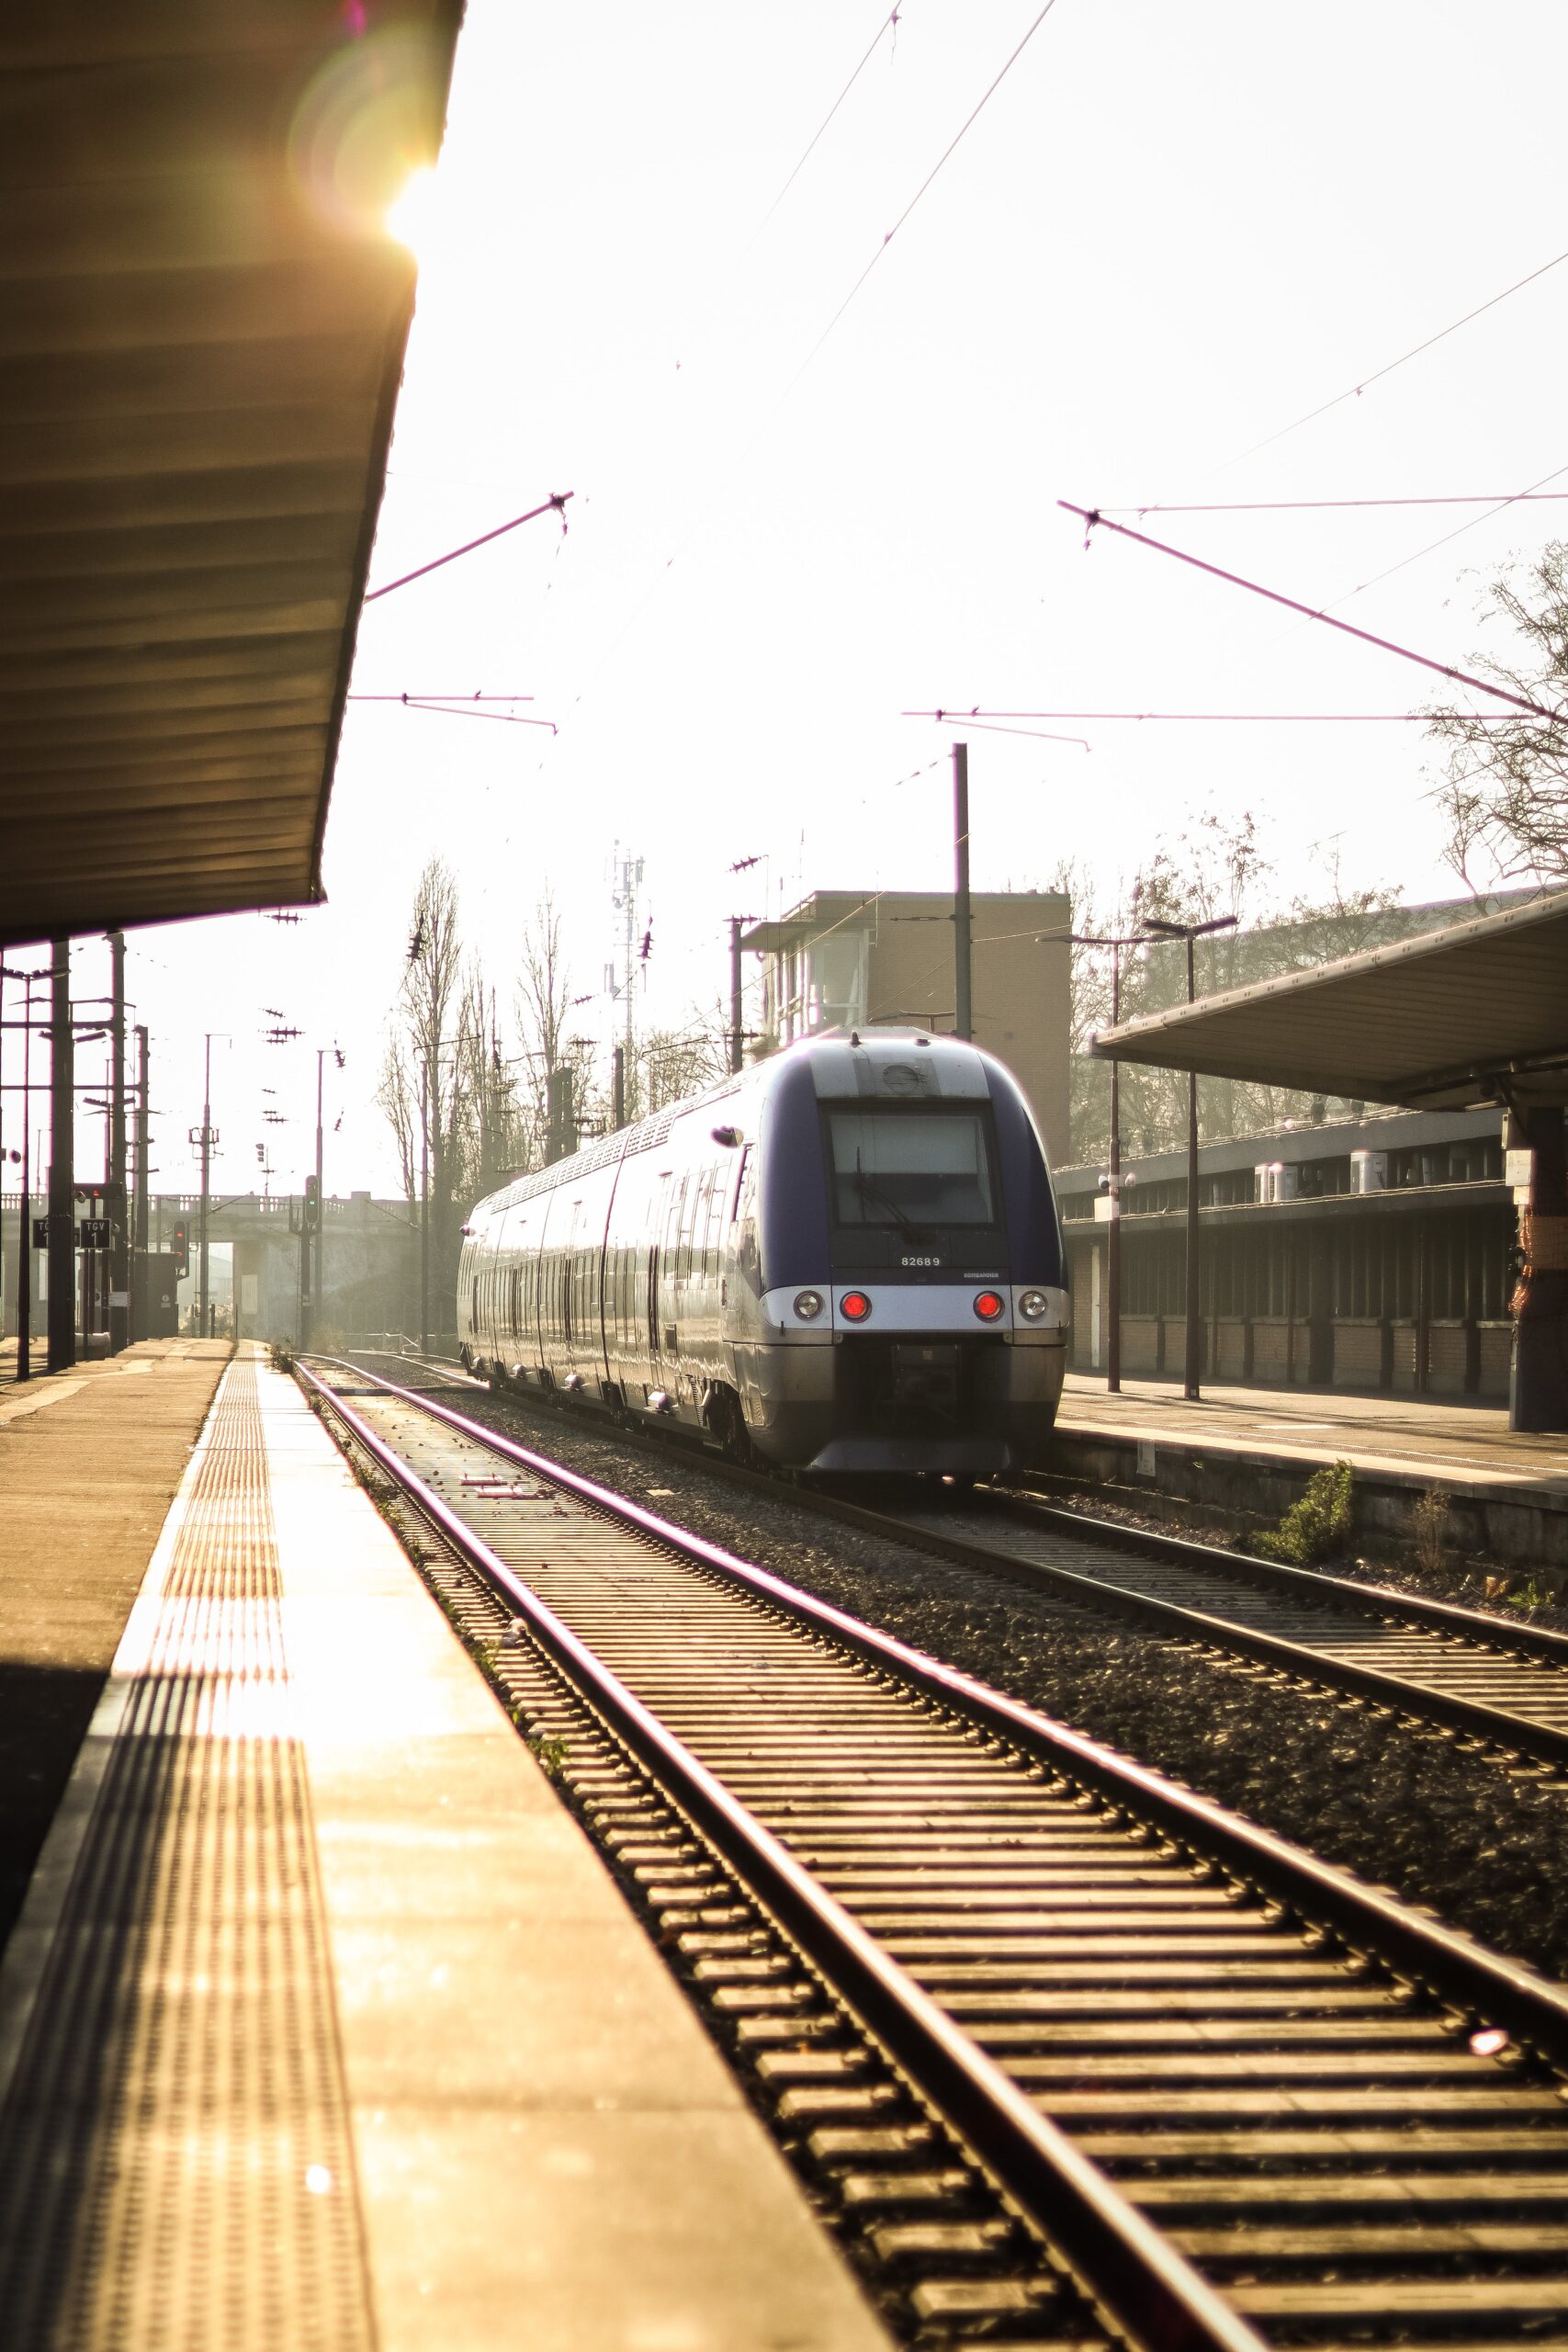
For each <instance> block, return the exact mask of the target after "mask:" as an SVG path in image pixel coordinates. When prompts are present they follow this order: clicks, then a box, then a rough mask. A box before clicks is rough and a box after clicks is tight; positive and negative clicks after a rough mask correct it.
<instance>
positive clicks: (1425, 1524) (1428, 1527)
mask: <svg viewBox="0 0 1568 2352" xmlns="http://www.w3.org/2000/svg"><path fill="white" fill-rule="evenodd" d="M1449 1501H1450V1498H1449V1497H1448V1496H1447V1495H1446V1494H1445V1493H1444V1492H1443V1489H1442V1487H1427V1491H1426V1493H1425V1494H1424V1495H1421V1496H1419V1497H1418V1498H1417V1499H1416V1507H1415V1509H1414V1510H1412V1512H1411V1514H1410V1529H1411V1533H1412V1535H1413V1537H1414V1539H1415V1544H1416V1559H1417V1560H1418V1561H1419V1562H1420V1564H1421V1566H1423V1567H1424V1568H1425V1569H1426V1570H1427V1573H1428V1575H1433V1576H1435V1575H1436V1574H1437V1572H1438V1569H1440V1568H1441V1566H1442V1565H1443V1559H1444V1555H1445V1554H1446V1552H1447V1549H1448V1545H1447V1542H1446V1538H1447V1535H1448V1532H1449Z"/></svg>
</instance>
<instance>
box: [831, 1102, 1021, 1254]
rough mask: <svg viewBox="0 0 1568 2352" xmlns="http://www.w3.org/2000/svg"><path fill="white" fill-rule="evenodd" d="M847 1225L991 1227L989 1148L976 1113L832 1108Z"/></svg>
mask: <svg viewBox="0 0 1568 2352" xmlns="http://www.w3.org/2000/svg"><path fill="white" fill-rule="evenodd" d="M827 1125H828V1136H829V1149H830V1152H831V1154H832V1164H833V1209H834V1214H835V1215H836V1216H837V1218H838V1220H839V1223H840V1225H882V1226H905V1225H991V1224H994V1223H995V1222H996V1210H995V1207H994V1205H993V1199H994V1186H993V1184H992V1181H991V1158H990V1150H989V1147H988V1145H987V1137H986V1126H985V1122H984V1120H983V1119H982V1117H981V1115H980V1114H979V1113H978V1112H977V1111H956V1110H955V1111H948V1110H941V1111H934V1110H931V1111H926V1110H922V1111H918V1112H904V1111H831V1112H829V1114H828V1122H827Z"/></svg>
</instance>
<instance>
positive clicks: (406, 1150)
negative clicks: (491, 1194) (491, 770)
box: [377, 857, 466, 1299]
mask: <svg viewBox="0 0 1568 2352" xmlns="http://www.w3.org/2000/svg"><path fill="white" fill-rule="evenodd" d="M462 962H463V951H462V941H461V933H460V928H459V922H458V909H457V884H456V882H455V881H454V880H453V877H452V874H451V870H450V868H449V867H448V866H447V865H446V864H445V863H444V861H443V860H442V859H440V858H439V857H433V858H432V859H431V860H430V861H429V863H428V864H427V865H426V866H425V868H424V871H423V874H422V875H421V876H420V878H419V888H418V889H417V890H416V892H415V894H414V902H413V911H412V928H411V931H410V934H409V944H408V952H407V956H406V958H405V961H404V967H403V974H402V978H401V981H400V985H399V989H398V994H397V1000H396V1003H395V1005H394V1008H393V1013H392V1022H393V1026H392V1029H391V1034H390V1035H389V1038H388V1041H387V1049H386V1054H385V1057H384V1059H383V1061H382V1065H381V1078H380V1083H379V1085H378V1089H377V1100H378V1102H379V1103H380V1105H381V1108H382V1110H383V1112H384V1113H385V1114H386V1117H387V1120H388V1123H389V1125H390V1127H391V1129H392V1133H393V1135H394V1136H395V1137H396V1139H397V1145H398V1155H399V1159H400V1163H401V1168H402V1177H403V1186H404V1190H405V1192H406V1193H407V1195H408V1197H409V1199H410V1200H411V1201H412V1200H413V1199H414V1198H415V1196H416V1195H417V1193H419V1191H420V1188H421V1182H422V1179H423V1160H424V1156H425V1153H426V1151H428V1154H429V1161H430V1225H431V1258H432V1268H433V1281H434V1295H435V1296H436V1297H437V1298H438V1299H444V1298H445V1297H446V1295H447V1294H448V1291H449V1289H451V1288H452V1287H453V1286H454V1285H455V1284H456V1281H457V1224H458V1221H459V1220H458V1216H457V1210H456V1204H455V1200H454V1191H453V1176H454V1174H455V1173H457V1172H460V1151H459V1144H458V1137H459V1136H460V1134H461V1131H462V1129H463V1126H464V1124H465V1115H466V1114H465V1110H464V1095H463V1076H462V1058H461V1054H460V1050H459V1043H460V1041H459V1037H458V1020H457V1014H458V1009H459V1003H460V999H461V993H462Z"/></svg>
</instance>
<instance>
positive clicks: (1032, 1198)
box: [457, 1029, 1066, 1477]
mask: <svg viewBox="0 0 1568 2352" xmlns="http://www.w3.org/2000/svg"><path fill="white" fill-rule="evenodd" d="M1064 1263H1065V1261H1064V1256H1063V1250H1062V1235H1061V1228H1060V1226H1059V1224H1058V1222H1057V1217H1056V1206H1055V1199H1054V1197H1053V1194H1052V1190H1051V1179H1050V1175H1049V1173H1048V1171H1047V1169H1046V1164H1045V1154H1044V1151H1043V1148H1042V1145H1041V1141H1040V1136H1039V1134H1038V1132H1037V1131H1036V1128H1035V1125H1034V1122H1033V1119H1032V1116H1031V1114H1030V1110H1029V1106H1028V1103H1026V1101H1025V1099H1024V1097H1023V1095H1022V1093H1021V1091H1020V1089H1019V1086H1018V1084H1017V1082H1016V1080H1014V1079H1013V1078H1012V1077H1011V1075H1010V1072H1009V1071H1008V1070H1007V1069H1004V1068H1003V1066H1002V1064H1001V1063H1000V1062H998V1061H995V1060H993V1059H992V1057H990V1056H989V1055H987V1054H984V1053H982V1052H980V1051H978V1050H977V1048H976V1047H975V1046H968V1045H963V1044H960V1043H959V1042H957V1041H956V1040H955V1039H953V1038H949V1037H928V1036H924V1035H920V1034H919V1033H918V1032H914V1031H909V1030H899V1031H895V1030H890V1029H868V1030H865V1031H863V1032H849V1033H840V1034H837V1035H827V1036H819V1037H813V1038H808V1039H807V1040H805V1041H803V1042H802V1043H800V1044H798V1045H795V1046H790V1047H788V1048H787V1049H786V1050H785V1051H784V1052H783V1053H780V1054H777V1055H774V1056H773V1057H771V1058H770V1059H768V1060H766V1061H762V1062H759V1063H757V1064H755V1065H754V1066H753V1067H752V1068H750V1069H747V1070H745V1071H744V1072H742V1073H741V1074H740V1075H739V1076H738V1077H735V1078H730V1079H727V1080H724V1081H722V1082H721V1083H720V1084H718V1085H716V1086H713V1087H710V1088H708V1089H707V1090H706V1091H705V1092H704V1093H702V1094H698V1095H694V1096H693V1097H692V1098H690V1099H689V1100H688V1101H686V1102H683V1103H676V1104H673V1105H671V1107H670V1108H669V1109H668V1110H663V1111H660V1112H658V1113H656V1114H654V1115H653V1116H651V1117H649V1118H647V1119H643V1120H641V1121H639V1122H638V1123H637V1125H633V1126H628V1127H624V1128H622V1129H620V1130H619V1131H618V1132H616V1133H615V1134H613V1135H607V1136H603V1137H601V1138H600V1139H599V1140H598V1141H597V1142H595V1143H592V1144H590V1145H589V1146H588V1147H587V1148H585V1149H583V1150H581V1151H578V1152H574V1153H573V1154H572V1156H571V1157H570V1159H562V1160H558V1161H557V1162H556V1164H555V1165H554V1166H553V1167H549V1168H545V1169H540V1170H536V1171H535V1172H534V1173H533V1174H530V1175H526V1176H520V1177H518V1178H516V1179H515V1180H514V1181H513V1182H511V1183H509V1184H508V1185H507V1186H506V1187H505V1188H504V1189H503V1190H502V1191H501V1192H499V1193H492V1194H491V1197H490V1198H489V1199H488V1200H484V1201H481V1202H480V1203H479V1206H478V1207H477V1208H476V1209H474V1211H473V1212H472V1215H471V1216H470V1217H469V1219H468V1224H467V1226H466V1227H464V1242H463V1250H462V1258H461V1263H460V1269H459V1274H458V1293H457V1328H458V1334H459V1340H460V1344H461V1350H462V1355H463V1361H464V1363H466V1364H467V1365H468V1369H469V1370H470V1371H472V1372H476V1373H479V1374H488V1375H489V1376H490V1377H491V1379H492V1380H494V1381H495V1382H497V1383H498V1384H502V1385H515V1386H519V1387H522V1388H525V1389H529V1390H532V1391H534V1392H536V1393H537V1392H541V1391H542V1392H545V1393H546V1394H549V1395H553V1396H554V1397H573V1398H576V1399H578V1400H581V1402H583V1403H585V1404H592V1405H595V1406H599V1407H602V1408H608V1409H609V1410H611V1411H613V1412H616V1413H622V1414H629V1415H630V1416H632V1417H633V1418H634V1419H644V1418H647V1419H650V1420H662V1421H663V1422H665V1423H666V1424H667V1425H668V1424H670V1423H674V1424H677V1425H683V1426H684V1427H685V1428H687V1429H688V1430H691V1431H692V1432H693V1433H694V1434H695V1435H698V1436H700V1437H702V1438H704V1439H705V1440H706V1441H708V1442H712V1443H716V1444H718V1445H721V1446H722V1447H723V1448H724V1449H725V1450H726V1451H727V1452H728V1453H730V1454H732V1455H734V1456H735V1457H737V1458H739V1459H747V1458H752V1457H753V1456H754V1455H761V1457H763V1458H764V1459H765V1460H766V1461H767V1462H770V1463H773V1464H779V1465H782V1466H785V1467H788V1468H791V1469H795V1470H808V1471H813V1472H823V1473H829V1472H900V1473H904V1472H913V1473H925V1474H931V1475H946V1476H957V1477H974V1476H986V1475H987V1474H990V1473H992V1472H996V1471H1001V1470H1006V1469H1010V1468H1026V1467H1028V1466H1029V1465H1031V1464H1034V1463H1037V1462H1038V1461H1039V1460H1040V1458H1041V1455H1042V1453H1043V1448H1044V1445H1045V1442H1046V1439H1047V1437H1048V1435H1049V1433H1050V1430H1051V1427H1052V1423H1053V1422H1054V1420H1055V1413H1056V1405H1057V1400H1058V1398H1059V1397H1060V1395H1061V1388H1062V1367H1063V1363H1064V1354H1065V1345H1066V1273H1065V1271H1064Z"/></svg>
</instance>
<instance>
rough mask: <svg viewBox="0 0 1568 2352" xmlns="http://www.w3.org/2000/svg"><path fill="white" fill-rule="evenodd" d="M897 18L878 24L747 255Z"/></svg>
mask: <svg viewBox="0 0 1568 2352" xmlns="http://www.w3.org/2000/svg"><path fill="white" fill-rule="evenodd" d="M901 14H902V7H901V6H897V7H894V8H890V9H889V10H888V13H887V15H886V17H884V18H883V20H882V22H881V24H879V25H878V27H877V28H876V31H875V33H874V35H873V37H872V41H871V46H870V48H869V49H868V50H867V51H866V52H865V55H864V56H863V58H862V59H861V62H860V63H859V64H858V65H857V66H856V67H855V70H854V72H853V73H852V74H851V75H850V78H849V80H848V81H847V82H846V83H845V84H844V86H843V88H842V89H841V90H840V92H839V95H838V96H837V97H836V98H835V99H834V101H833V103H832V105H831V106H830V107H829V109H828V111H827V113H826V114H825V115H824V116H823V118H822V119H821V121H820V122H819V123H818V126H817V128H816V130H814V131H813V132H812V134H811V137H810V138H809V139H808V140H807V143H806V145H805V147H804V149H803V150H802V151H801V153H800V155H799V157H798V158H797V160H796V162H795V168H794V170H793V171H792V172H791V173H790V175H789V177H788V178H787V179H786V180H785V181H784V186H783V187H781V188H780V190H779V192H778V194H777V196H775V197H774V198H773V202H772V204H770V205H769V207H768V209H767V210H766V211H765V212H764V213H763V215H762V217H761V220H759V221H758V223H757V226H756V228H755V229H754V230H753V232H752V233H751V238H750V244H748V246H747V251H748V252H750V247H751V245H754V244H755V243H756V242H757V239H758V238H759V237H760V236H761V233H762V232H763V230H764V229H765V228H766V227H767V225H768V223H769V221H770V220H772V219H773V215H774V213H775V212H776V211H777V210H778V209H779V207H780V205H781V204H782V203H783V202H784V198H785V197H786V196H787V195H788V194H789V192H790V190H791V188H792V187H794V186H795V182H796V180H797V179H798V178H799V177H800V175H801V173H802V172H803V171H804V170H805V169H806V166H807V164H808V163H809V162H810V161H811V158H812V156H813V155H814V154H815V153H816V152H817V149H818V146H820V144H821V142H822V140H823V137H824V136H825V134H826V132H827V131H828V130H829V126H830V125H831V123H832V120H833V118H834V116H835V115H836V114H837V113H838V111H839V109H840V107H841V106H842V105H843V103H844V100H845V99H846V98H847V97H848V96H849V95H850V92H851V91H852V89H853V88H854V85H855V84H856V83H857V82H858V81H859V80H860V77H861V75H862V74H863V73H864V72H865V69H866V67H867V66H868V65H869V64H870V63H871V61H872V59H873V58H874V56H875V54H876V52H877V51H878V50H879V49H880V48H881V46H882V42H883V37H884V35H885V34H886V33H888V32H890V31H891V32H894V33H895V34H896V33H897V26H898V19H899V17H900V15H901Z"/></svg>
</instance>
